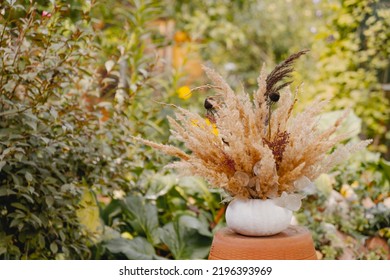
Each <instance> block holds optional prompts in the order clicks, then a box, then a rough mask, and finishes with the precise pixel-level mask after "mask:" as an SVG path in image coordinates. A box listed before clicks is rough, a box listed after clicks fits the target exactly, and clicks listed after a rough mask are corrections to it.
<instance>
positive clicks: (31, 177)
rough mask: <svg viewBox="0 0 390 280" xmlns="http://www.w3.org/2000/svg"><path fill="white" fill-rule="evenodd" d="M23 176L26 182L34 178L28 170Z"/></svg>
mask: <svg viewBox="0 0 390 280" xmlns="http://www.w3.org/2000/svg"><path fill="white" fill-rule="evenodd" d="M24 177H25V178H26V180H27V182H32V181H33V179H34V178H33V176H32V175H31V173H30V172H28V171H27V172H26V174H24Z"/></svg>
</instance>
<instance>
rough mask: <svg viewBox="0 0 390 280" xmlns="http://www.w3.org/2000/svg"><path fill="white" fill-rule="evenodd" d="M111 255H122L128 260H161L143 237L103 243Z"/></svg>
mask: <svg viewBox="0 0 390 280" xmlns="http://www.w3.org/2000/svg"><path fill="white" fill-rule="evenodd" d="M104 247H106V248H107V249H108V250H109V251H110V252H111V253H114V254H124V255H125V256H126V257H127V258H128V259H129V260H153V259H163V258H161V257H159V256H157V255H156V252H155V251H154V248H153V246H152V245H151V244H150V243H149V242H148V241H147V240H146V239H145V238H143V237H136V238H134V239H132V240H128V239H124V238H115V239H111V240H109V241H107V242H105V243H104Z"/></svg>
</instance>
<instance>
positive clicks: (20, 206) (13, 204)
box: [11, 202, 29, 212]
mask: <svg viewBox="0 0 390 280" xmlns="http://www.w3.org/2000/svg"><path fill="white" fill-rule="evenodd" d="M11 206H13V207H15V208H18V209H20V210H23V211H25V212H29V209H28V208H27V207H26V206H25V205H23V204H21V203H19V202H13V203H11Z"/></svg>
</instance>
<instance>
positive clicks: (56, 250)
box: [50, 242, 58, 254]
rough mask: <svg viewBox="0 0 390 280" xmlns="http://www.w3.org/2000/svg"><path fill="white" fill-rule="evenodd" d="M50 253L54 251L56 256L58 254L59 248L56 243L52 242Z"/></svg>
mask: <svg viewBox="0 0 390 280" xmlns="http://www.w3.org/2000/svg"><path fill="white" fill-rule="evenodd" d="M50 251H52V252H53V254H56V253H57V252H58V246H57V244H56V243H55V242H52V243H51V244H50Z"/></svg>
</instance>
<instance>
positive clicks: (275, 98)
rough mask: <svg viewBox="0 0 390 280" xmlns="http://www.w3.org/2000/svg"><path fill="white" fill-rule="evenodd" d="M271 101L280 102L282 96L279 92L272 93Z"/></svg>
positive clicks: (270, 95)
mask: <svg viewBox="0 0 390 280" xmlns="http://www.w3.org/2000/svg"><path fill="white" fill-rule="evenodd" d="M269 99H270V100H271V102H278V101H279V99H280V94H279V92H271V93H270V94H269Z"/></svg>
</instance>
